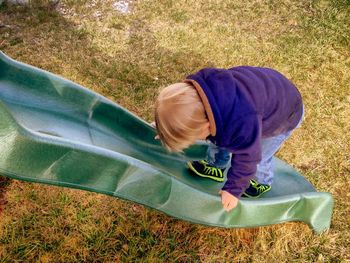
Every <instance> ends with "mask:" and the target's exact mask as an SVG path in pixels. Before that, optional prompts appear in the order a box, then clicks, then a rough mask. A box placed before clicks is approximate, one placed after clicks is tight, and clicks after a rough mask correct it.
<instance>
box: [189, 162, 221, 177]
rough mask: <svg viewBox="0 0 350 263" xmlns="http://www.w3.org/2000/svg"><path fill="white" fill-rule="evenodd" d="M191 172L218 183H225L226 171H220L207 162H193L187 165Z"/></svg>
mask: <svg viewBox="0 0 350 263" xmlns="http://www.w3.org/2000/svg"><path fill="white" fill-rule="evenodd" d="M187 165H188V168H189V169H190V171H192V172H193V173H195V174H196V175H199V176H201V177H207V178H210V179H213V180H215V181H218V182H223V181H224V171H225V169H220V168H217V167H214V166H211V165H210V164H208V163H207V162H206V161H204V160H202V161H193V162H188V163H187Z"/></svg>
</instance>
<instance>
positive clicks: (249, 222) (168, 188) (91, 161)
mask: <svg viewBox="0 0 350 263" xmlns="http://www.w3.org/2000/svg"><path fill="white" fill-rule="evenodd" d="M154 136H155V130H154V129H153V128H152V127H151V126H150V125H149V124H147V123H146V122H145V121H143V120H142V119H140V118H138V117H137V116H135V115H134V114H132V113H130V112H129V111H127V110H126V109H124V108H122V107H121V106H119V105H117V104H116V103H113V102H111V101H110V100H108V99H106V98H104V97H103V96H101V95H99V94H97V93H94V92H92V91H90V90H88V89H86V88H84V87H82V86H79V85H77V84H75V83H73V82H71V81H68V80H66V79H63V78H61V77H59V76H56V75H54V74H52V73H49V72H46V71H43V70H40V69H38V68H35V67H32V66H29V65H26V64H23V63H21V62H18V61H15V60H12V59H11V58H9V57H7V56H6V55H4V54H3V53H1V52H0V175H4V176H7V177H11V178H14V179H18V180H24V181H29V182H35V183H44V184H50V185H57V186H62V187H69V188H77V189H82V190H88V191H92V192H97V193H102V194H107V195H111V196H115V197H118V198H122V199H126V200H130V201H133V202H136V203H139V204H142V205H145V206H148V207H151V208H154V209H157V210H159V211H162V212H164V213H166V214H168V215H170V216H173V217H176V218H179V219H183V220H187V221H190V222H193V223H198V224H203V225H210V226H219V227H228V228H230V227H256V226H263V225H271V224H277V223H281V222H287V221H303V222H305V223H307V224H308V225H309V226H310V227H311V228H312V229H314V230H315V231H316V232H318V233H319V232H322V231H324V230H326V229H328V228H329V226H330V221H331V215H332V209H333V198H332V196H331V195H330V194H329V193H324V192H317V191H316V190H315V189H314V187H313V186H312V185H311V184H310V183H309V182H308V181H307V180H306V179H305V178H304V177H303V176H301V175H300V174H299V173H298V172H297V171H296V170H294V169H293V168H292V167H291V166H289V165H287V164H286V163H284V162H283V161H281V160H279V159H277V158H276V159H274V171H275V181H274V184H273V185H272V190H271V191H270V192H268V193H266V194H265V195H264V196H262V197H261V198H258V199H245V198H242V199H241V201H240V202H239V204H238V206H237V208H236V209H234V210H232V211H231V212H229V213H227V212H225V211H224V210H223V208H222V205H221V201H220V196H219V195H218V192H219V190H220V188H221V187H222V183H217V182H215V181H212V180H209V179H205V178H200V177H196V176H193V175H192V174H190V173H189V172H188V170H187V169H186V162H187V161H188V160H190V159H200V158H203V156H204V154H205V151H206V148H207V145H205V144H198V145H196V146H193V147H192V148H190V149H189V150H187V151H186V152H185V153H184V154H168V153H166V152H165V150H164V149H163V148H162V146H161V145H160V143H159V142H158V141H156V140H154Z"/></svg>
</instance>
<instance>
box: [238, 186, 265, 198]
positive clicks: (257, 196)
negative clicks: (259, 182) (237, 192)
mask: <svg viewBox="0 0 350 263" xmlns="http://www.w3.org/2000/svg"><path fill="white" fill-rule="evenodd" d="M270 190H271V187H270V188H269V189H267V190H266V191H264V192H262V193H261V194H259V195H256V196H254V195H248V194H246V193H244V194H243V195H242V196H243V197H247V198H259V197H260V196H262V195H263V194H265V193H267V192H268V191H270Z"/></svg>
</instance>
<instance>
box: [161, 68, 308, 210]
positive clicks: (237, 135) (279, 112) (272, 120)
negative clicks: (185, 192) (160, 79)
mask: <svg viewBox="0 0 350 263" xmlns="http://www.w3.org/2000/svg"><path fill="white" fill-rule="evenodd" d="M302 115H303V103H302V98H301V95H300V93H299V91H298V90H297V89H296V87H295V86H294V85H293V84H292V83H291V82H290V81H289V80H288V79H287V78H286V77H284V76H283V75H282V74H280V73H278V72H277V71H275V70H273V69H269V68H259V67H249V66H240V67H234V68H230V69H217V68H205V69H202V70H200V71H199V72H197V73H195V74H193V75H190V76H188V77H187V79H186V80H184V82H182V83H176V84H173V85H170V86H168V87H166V88H165V89H163V90H162V91H161V92H160V94H159V96H158V99H157V101H156V107H155V122H156V128H157V132H158V137H159V138H160V140H161V141H162V143H163V145H164V146H165V147H166V148H167V149H168V150H169V151H181V150H183V149H185V148H187V147H188V146H190V145H191V144H193V143H194V142H195V141H196V140H201V139H208V140H210V141H211V142H212V143H213V144H214V145H215V146H214V145H213V146H211V147H210V148H209V152H208V158H207V160H205V161H204V160H203V161H193V162H189V163H188V166H189V169H190V170H191V171H192V172H194V173H195V174H197V175H199V176H203V177H208V178H212V179H214V180H217V181H224V178H223V171H224V169H225V166H226V163H227V162H228V160H229V158H230V156H229V154H230V153H231V154H232V158H231V167H230V168H229V170H228V172H227V181H226V183H225V184H224V186H223V188H222V190H221V191H220V194H221V201H222V204H223V207H224V209H225V210H226V211H230V210H231V209H233V208H234V207H236V205H237V202H238V200H239V198H240V197H241V196H242V195H244V196H246V197H258V196H260V195H261V194H263V193H265V192H267V191H269V190H270V189H271V184H272V180H273V172H272V167H271V161H272V157H273V155H274V154H275V153H276V151H277V150H278V149H279V148H280V147H281V145H282V143H283V142H284V141H285V140H286V139H287V138H288V137H289V136H290V134H291V132H292V131H293V130H294V129H295V128H296V127H297V126H298V125H299V124H300V122H301V120H302Z"/></svg>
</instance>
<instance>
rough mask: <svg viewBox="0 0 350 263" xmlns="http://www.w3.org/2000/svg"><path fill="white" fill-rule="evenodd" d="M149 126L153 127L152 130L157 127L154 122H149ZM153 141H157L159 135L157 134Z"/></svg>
mask: <svg viewBox="0 0 350 263" xmlns="http://www.w3.org/2000/svg"><path fill="white" fill-rule="evenodd" d="M151 126H152V127H153V128H155V129H156V128H157V126H156V122H155V121H154V122H151ZM154 139H156V140H159V135H158V134H157V135H156V136H155V137H154Z"/></svg>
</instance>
